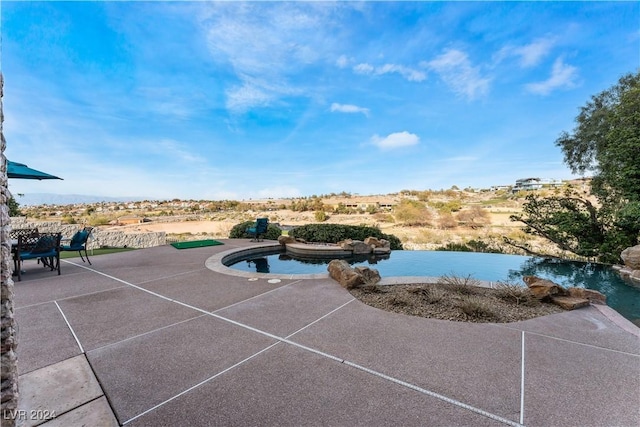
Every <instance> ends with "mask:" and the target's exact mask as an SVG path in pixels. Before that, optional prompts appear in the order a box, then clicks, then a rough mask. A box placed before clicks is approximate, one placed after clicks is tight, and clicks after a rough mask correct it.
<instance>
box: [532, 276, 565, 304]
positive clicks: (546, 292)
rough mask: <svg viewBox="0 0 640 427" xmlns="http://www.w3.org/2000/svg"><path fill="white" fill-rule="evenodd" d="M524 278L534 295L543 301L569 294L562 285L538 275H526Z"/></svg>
mask: <svg viewBox="0 0 640 427" xmlns="http://www.w3.org/2000/svg"><path fill="white" fill-rule="evenodd" d="M522 280H524V283H526V284H527V286H528V287H529V289H530V290H531V293H532V294H533V296H535V297H536V298H538V299H539V300H541V301H544V300H549V299H551V297H555V296H564V295H566V294H567V291H566V290H565V289H564V288H563V287H562V286H560V285H558V284H556V283H553V282H552V281H551V280H547V279H541V278H539V277H536V276H524V277H523V278H522Z"/></svg>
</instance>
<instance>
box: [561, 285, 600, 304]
mask: <svg viewBox="0 0 640 427" xmlns="http://www.w3.org/2000/svg"><path fill="white" fill-rule="evenodd" d="M567 292H568V293H569V296H570V297H573V298H582V299H587V300H589V302H591V303H593V304H605V305H606V304H607V297H606V296H605V295H603V294H601V293H600V292H598V291H594V290H593V289H584V288H568V289H567Z"/></svg>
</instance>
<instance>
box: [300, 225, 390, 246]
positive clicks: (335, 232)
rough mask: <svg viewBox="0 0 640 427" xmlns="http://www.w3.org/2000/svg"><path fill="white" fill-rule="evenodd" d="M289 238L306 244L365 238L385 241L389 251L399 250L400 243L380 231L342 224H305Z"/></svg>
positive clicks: (373, 228)
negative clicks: (303, 241) (389, 248)
mask: <svg viewBox="0 0 640 427" xmlns="http://www.w3.org/2000/svg"><path fill="white" fill-rule="evenodd" d="M289 236H291V237H295V238H300V239H304V240H306V241H307V242H322V243H338V242H340V241H341V240H346V239H353V240H364V239H366V238H367V237H376V238H378V239H385V240H388V241H389V242H390V243H391V249H393V250H401V249H402V242H400V239H399V238H397V237H396V236H394V235H393V234H384V233H383V232H381V231H380V229H378V228H375V227H367V226H364V225H343V224H307V225H303V226H301V227H296V228H294V229H293V230H291V231H290V232H289Z"/></svg>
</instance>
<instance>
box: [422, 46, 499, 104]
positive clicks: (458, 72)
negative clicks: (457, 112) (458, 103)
mask: <svg viewBox="0 0 640 427" xmlns="http://www.w3.org/2000/svg"><path fill="white" fill-rule="evenodd" d="M421 65H422V66H423V67H425V68H428V69H430V70H433V71H435V72H436V73H437V74H438V75H439V76H440V78H441V79H442V81H444V82H445V84H446V85H447V86H449V88H450V89H451V90H453V91H454V92H455V93H457V94H458V95H462V96H465V97H466V98H468V99H475V98H478V97H481V96H483V95H485V94H487V92H488V91H489V83H490V82H491V79H490V78H488V77H483V76H482V75H481V73H480V69H479V68H478V67H474V66H473V65H472V64H471V61H470V60H469V56H468V55H467V54H466V53H465V52H462V51H460V50H457V49H449V50H447V51H446V52H444V53H443V54H442V55H440V56H438V57H436V58H435V59H433V60H431V61H428V62H427V61H425V62H422V63H421Z"/></svg>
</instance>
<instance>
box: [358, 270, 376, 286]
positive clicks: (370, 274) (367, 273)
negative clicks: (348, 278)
mask: <svg viewBox="0 0 640 427" xmlns="http://www.w3.org/2000/svg"><path fill="white" fill-rule="evenodd" d="M355 270H356V272H357V273H358V274H360V275H361V276H362V278H363V280H364V284H365V285H375V284H376V283H378V282H379V281H380V273H379V272H378V270H376V269H373V268H369V267H356V268H355Z"/></svg>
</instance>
